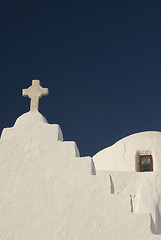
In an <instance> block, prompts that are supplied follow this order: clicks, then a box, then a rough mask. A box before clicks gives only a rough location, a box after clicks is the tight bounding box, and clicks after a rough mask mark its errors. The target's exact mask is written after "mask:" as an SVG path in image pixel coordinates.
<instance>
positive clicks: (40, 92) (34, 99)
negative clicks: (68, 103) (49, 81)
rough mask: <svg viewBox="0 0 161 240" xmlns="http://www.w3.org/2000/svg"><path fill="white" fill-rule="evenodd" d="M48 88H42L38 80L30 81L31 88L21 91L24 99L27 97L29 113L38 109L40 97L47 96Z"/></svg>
mask: <svg viewBox="0 0 161 240" xmlns="http://www.w3.org/2000/svg"><path fill="white" fill-rule="evenodd" d="M48 94H49V91H48V88H42V87H41V86H40V81H39V80H32V86H30V87H29V88H27V89H23V90H22V95H23V96H24V97H29V98H30V99H31V102H30V111H35V110H38V109H39V99H40V98H41V97H42V96H45V95H48Z"/></svg>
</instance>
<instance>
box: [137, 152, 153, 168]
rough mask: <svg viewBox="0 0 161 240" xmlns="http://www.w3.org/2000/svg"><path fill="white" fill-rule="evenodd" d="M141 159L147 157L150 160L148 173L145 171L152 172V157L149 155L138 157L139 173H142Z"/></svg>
mask: <svg viewBox="0 0 161 240" xmlns="http://www.w3.org/2000/svg"><path fill="white" fill-rule="evenodd" d="M142 157H149V158H150V171H147V172H152V171H153V158H152V155H150V154H147V155H146V154H144V155H139V172H143V171H141V158H142ZM145 172H146V171H145Z"/></svg>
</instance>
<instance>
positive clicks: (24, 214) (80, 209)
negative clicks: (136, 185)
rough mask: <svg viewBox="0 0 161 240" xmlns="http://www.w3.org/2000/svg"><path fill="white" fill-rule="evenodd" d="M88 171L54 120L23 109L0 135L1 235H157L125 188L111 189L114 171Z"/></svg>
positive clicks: (111, 238) (114, 239)
mask: <svg viewBox="0 0 161 240" xmlns="http://www.w3.org/2000/svg"><path fill="white" fill-rule="evenodd" d="M92 172H93V173H94V166H93V165H92V160H91V158H90V157H84V158H80V157H79V151H78V149H77V146H76V144H75V143H74V142H63V138H62V133H61V130H60V128H59V126H58V125H50V124H48V123H47V122H46V121H45V119H44V118H43V116H42V115H41V114H40V113H38V112H37V111H35V112H29V113H26V114H24V115H22V116H21V117H20V118H19V119H18V120H17V121H16V124H15V126H14V127H13V128H8V129H5V130H4V131H3V133H2V136H1V140H0V239H4V240H53V239H54V240H71V239H74V240H82V239H83V240H91V239H92V240H107V239H108V240H120V239H122V240H127V239H130V240H131V239H135V240H136V239H137V240H143V239H146V240H155V239H160V238H161V237H160V236H159V235H158V236H157V235H154V234H153V233H152V232H151V217H150V215H149V214H147V213H141V214H138V213H133V212H132V203H131V197H130V195H129V193H126V192H125V193H123V192H120V193H119V194H113V193H115V192H114V191H116V190H114V185H115V188H116V185H117V183H116V182H117V181H118V177H117V176H116V177H115V180H112V179H111V174H110V173H106V172H105V173H104V172H100V173H97V174H96V175H92ZM116 179H117V180H116ZM112 181H114V182H115V183H113V182H112ZM119 188H120V187H119Z"/></svg>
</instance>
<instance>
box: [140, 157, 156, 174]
mask: <svg viewBox="0 0 161 240" xmlns="http://www.w3.org/2000/svg"><path fill="white" fill-rule="evenodd" d="M139 171H140V172H149V171H153V160H152V155H140V156H139Z"/></svg>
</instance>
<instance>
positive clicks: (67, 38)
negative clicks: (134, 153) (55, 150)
mask: <svg viewBox="0 0 161 240" xmlns="http://www.w3.org/2000/svg"><path fill="white" fill-rule="evenodd" d="M0 36H1V37H0V66H1V69H0V81H1V82H0V83H1V94H0V102H1V117H0V128H1V130H2V129H3V128H4V127H10V126H12V125H13V124H14V122H15V120H16V119H17V117H18V116H20V115H21V114H23V113H24V112H26V111H28V110H29V99H27V98H23V97H21V89H22V88H27V87H29V86H30V85H31V80H32V79H40V81H41V85H42V86H43V87H48V88H49V92H50V95H49V96H48V97H44V98H42V99H41V100H40V109H39V110H40V112H41V113H42V114H43V115H44V116H45V117H46V118H47V120H48V122H49V123H58V124H59V125H60V126H61V129H62V131H63V135H64V139H65V140H74V141H76V143H77V145H78V147H79V150H80V153H81V156H85V155H90V156H92V155H94V154H95V153H96V152H98V151H99V150H102V149H103V148H105V147H107V146H110V145H112V144H113V143H114V142H116V141H117V140H119V139H121V138H123V137H125V136H127V135H130V134H132V133H136V132H140V131H146V130H157V131H161V1H159V0H158V1H155V0H153V1H148V0H146V1H142V0H140V1H137V0H136V1H129V0H128V1H124V0H122V1H102V0H99V1H88V0H86V1H41V0H39V1H22V0H21V1H5V2H3V3H1V5H0Z"/></svg>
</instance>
